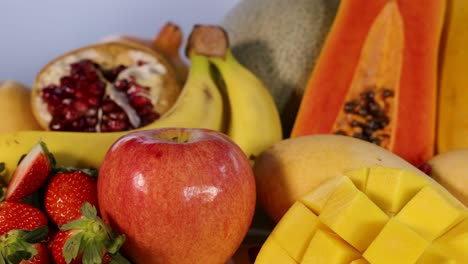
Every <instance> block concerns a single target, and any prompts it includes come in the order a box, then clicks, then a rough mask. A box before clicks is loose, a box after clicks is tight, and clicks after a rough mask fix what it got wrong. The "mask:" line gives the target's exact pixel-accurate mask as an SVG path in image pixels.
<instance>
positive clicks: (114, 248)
mask: <svg viewBox="0 0 468 264" xmlns="http://www.w3.org/2000/svg"><path fill="white" fill-rule="evenodd" d="M112 238H113V239H110V240H109V241H108V242H109V244H107V245H106V248H107V251H108V252H109V253H110V254H117V253H119V250H120V248H121V247H122V245H123V244H124V242H125V239H126V237H125V235H120V236H119V235H117V234H116V233H115V232H114V233H113V234H112Z"/></svg>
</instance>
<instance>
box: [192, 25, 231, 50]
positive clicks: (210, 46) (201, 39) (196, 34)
mask: <svg viewBox="0 0 468 264" xmlns="http://www.w3.org/2000/svg"><path fill="white" fill-rule="evenodd" d="M228 49H229V37H228V34H227V32H226V31H225V30H224V28H222V27H221V26H215V25H200V24H196V25H194V26H193V29H192V32H191V33H190V35H189V37H188V39H187V45H186V48H185V54H186V56H189V55H190V53H191V52H194V53H196V54H198V55H202V56H207V57H214V58H221V59H225V58H226V54H227V51H228Z"/></svg>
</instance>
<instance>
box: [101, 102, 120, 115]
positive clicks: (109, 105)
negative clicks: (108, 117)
mask: <svg viewBox="0 0 468 264" xmlns="http://www.w3.org/2000/svg"><path fill="white" fill-rule="evenodd" d="M116 108H117V105H116V104H115V103H114V102H113V101H110V100H108V99H107V100H106V102H104V103H103V105H102V106H101V109H102V112H104V113H110V112H112V111H114V110H115V109H116Z"/></svg>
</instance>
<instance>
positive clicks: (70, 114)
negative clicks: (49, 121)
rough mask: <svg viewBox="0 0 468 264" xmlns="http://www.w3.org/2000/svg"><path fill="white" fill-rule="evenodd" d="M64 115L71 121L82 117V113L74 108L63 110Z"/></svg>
mask: <svg viewBox="0 0 468 264" xmlns="http://www.w3.org/2000/svg"><path fill="white" fill-rule="evenodd" d="M63 116H64V117H65V120H66V121H69V122H70V121H75V120H77V119H78V118H80V117H81V114H80V113H79V112H77V111H75V110H74V109H70V108H65V110H64V111H63Z"/></svg>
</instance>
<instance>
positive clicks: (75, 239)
mask: <svg viewBox="0 0 468 264" xmlns="http://www.w3.org/2000/svg"><path fill="white" fill-rule="evenodd" d="M83 242H84V241H83V233H77V234H75V235H72V236H70V238H68V239H67V241H66V242H65V245H64V246H63V250H62V254H63V258H64V259H65V261H66V262H67V263H70V262H71V261H72V260H73V259H75V258H76V257H77V256H78V254H79V253H80V251H81V248H82V247H83V245H82V243H83Z"/></svg>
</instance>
